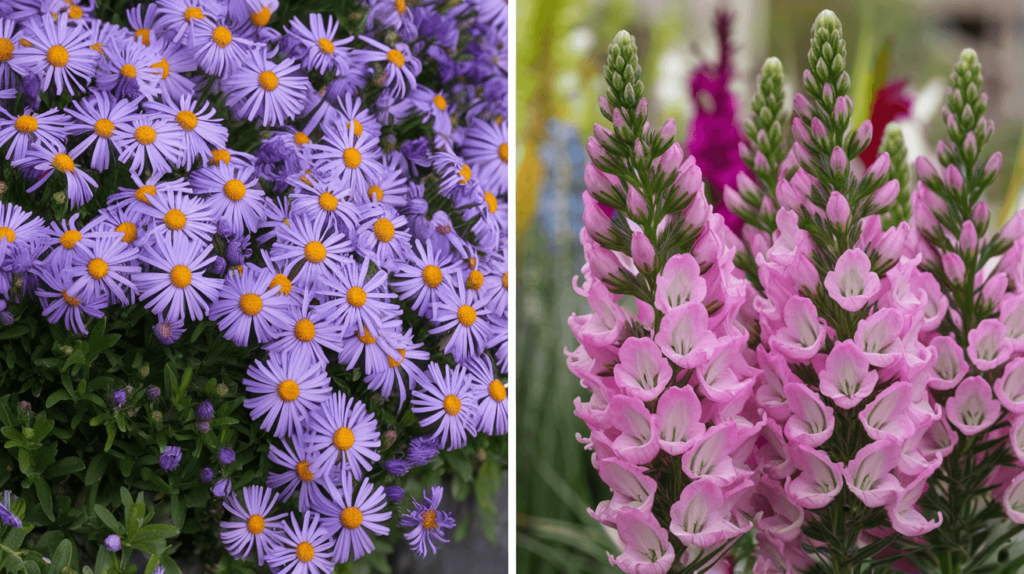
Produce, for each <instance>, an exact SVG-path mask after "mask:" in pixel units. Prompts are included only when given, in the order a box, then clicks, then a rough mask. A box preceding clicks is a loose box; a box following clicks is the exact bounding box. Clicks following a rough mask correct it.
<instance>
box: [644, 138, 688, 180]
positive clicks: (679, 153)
mask: <svg viewBox="0 0 1024 574" xmlns="http://www.w3.org/2000/svg"><path fill="white" fill-rule="evenodd" d="M683 155H684V154H683V146H681V145H679V142H676V143H674V144H672V145H671V146H669V148H668V150H666V151H665V153H663V154H662V155H661V157H659V158H657V159H655V160H654V162H652V163H653V164H654V166H655V167H656V168H658V169H660V170H661V171H662V172H663V173H665V174H666V175H669V174H671V173H672V172H673V171H675V170H676V169H678V168H679V166H680V165H682V164H683Z"/></svg>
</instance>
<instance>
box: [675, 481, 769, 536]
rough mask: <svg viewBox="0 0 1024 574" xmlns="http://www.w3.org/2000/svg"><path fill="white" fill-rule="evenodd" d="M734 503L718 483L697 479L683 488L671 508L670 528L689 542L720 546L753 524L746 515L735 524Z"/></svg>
mask: <svg viewBox="0 0 1024 574" xmlns="http://www.w3.org/2000/svg"><path fill="white" fill-rule="evenodd" d="M730 498H732V499H733V500H734V497H730ZM731 507H732V500H730V501H726V499H725V496H724V495H723V493H722V489H721V488H720V487H719V486H718V485H716V484H715V483H714V482H712V481H710V480H697V481H695V482H692V483H690V484H689V485H687V486H686V488H684V489H683V492H682V494H681V495H680V497H679V500H678V501H677V502H676V503H675V504H673V505H672V508H671V509H670V510H669V516H670V517H671V519H672V522H671V523H670V524H669V527H668V529H669V531H670V532H671V533H672V534H674V535H676V537H677V538H679V540H681V541H682V542H683V544H685V545H687V546H696V547H698V548H712V547H714V546H718V545H719V544H721V543H722V542H725V541H726V540H730V539H732V538H736V537H737V536H739V535H741V534H743V533H744V532H746V531H748V530H750V528H751V527H752V526H753V524H751V523H750V522H749V521H747V520H745V519H744V520H743V523H742V524H734V523H733V522H732V520H730V518H731V517H730V514H731V510H732V508H731Z"/></svg>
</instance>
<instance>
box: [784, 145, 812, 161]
mask: <svg viewBox="0 0 1024 574" xmlns="http://www.w3.org/2000/svg"><path fill="white" fill-rule="evenodd" d="M790 151H791V152H792V153H793V157H794V158H795V159H796V161H797V163H800V164H803V165H810V164H811V163H812V162H813V161H814V158H813V157H811V152H809V151H807V148H805V147H804V146H803V144H801V143H800V142H793V147H792V148H790Z"/></svg>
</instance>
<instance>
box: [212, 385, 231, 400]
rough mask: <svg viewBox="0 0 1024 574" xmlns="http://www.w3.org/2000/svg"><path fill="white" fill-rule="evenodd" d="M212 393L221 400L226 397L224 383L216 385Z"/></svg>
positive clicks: (226, 391) (226, 387) (226, 388)
mask: <svg viewBox="0 0 1024 574" xmlns="http://www.w3.org/2000/svg"><path fill="white" fill-rule="evenodd" d="M213 392H214V393H216V394H217V396H218V397H220V398H222V399H223V398H224V397H226V396H227V395H228V386H227V385H225V384H224V383H217V386H216V387H213Z"/></svg>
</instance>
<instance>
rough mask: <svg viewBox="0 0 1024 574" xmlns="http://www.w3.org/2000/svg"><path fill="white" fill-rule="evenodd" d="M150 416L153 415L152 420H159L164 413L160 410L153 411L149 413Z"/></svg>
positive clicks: (162, 418) (162, 417)
mask: <svg viewBox="0 0 1024 574" xmlns="http://www.w3.org/2000/svg"><path fill="white" fill-rule="evenodd" d="M150 416H151V417H153V421H154V422H160V421H162V420H164V413H162V412H160V411H153V414H151V415H150Z"/></svg>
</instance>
